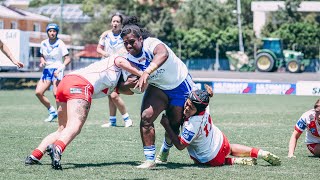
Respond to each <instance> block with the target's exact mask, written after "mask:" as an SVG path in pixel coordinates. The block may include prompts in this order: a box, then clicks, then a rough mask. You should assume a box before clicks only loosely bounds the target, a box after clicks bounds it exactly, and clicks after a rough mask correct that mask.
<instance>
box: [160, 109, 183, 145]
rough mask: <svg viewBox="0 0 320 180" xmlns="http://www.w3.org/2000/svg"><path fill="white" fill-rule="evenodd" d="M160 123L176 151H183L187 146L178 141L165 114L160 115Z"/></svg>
mask: <svg viewBox="0 0 320 180" xmlns="http://www.w3.org/2000/svg"><path fill="white" fill-rule="evenodd" d="M160 123H161V125H162V126H163V127H164V129H165V130H166V132H167V134H168V136H169V137H170V139H171V141H172V143H173V144H174V146H175V147H176V148H177V149H179V150H183V149H184V148H185V147H187V145H185V144H183V143H181V141H180V139H179V136H178V135H177V134H176V133H175V132H174V131H173V129H172V128H171V126H170V122H169V119H168V117H167V116H166V115H165V114H163V115H162V118H161V121H160Z"/></svg>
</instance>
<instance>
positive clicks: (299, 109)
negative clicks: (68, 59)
mask: <svg viewBox="0 0 320 180" xmlns="http://www.w3.org/2000/svg"><path fill="white" fill-rule="evenodd" d="M47 96H48V97H49V98H50V99H51V101H52V102H53V98H52V94H51V92H47ZM122 97H123V99H124V100H125V102H126V105H127V108H128V111H129V113H130V116H131V118H132V119H133V121H134V127H132V128H124V127H123V122H122V121H119V119H121V117H120V115H119V113H118V125H119V126H120V127H117V128H108V129H104V128H101V127H100V125H101V124H102V123H103V122H104V121H105V119H106V118H107V115H108V103H107V98H102V99H97V100H94V101H93V104H92V108H91V111H90V114H89V117H88V120H87V122H86V124H85V126H84V127H83V129H82V132H81V134H80V135H79V136H78V137H77V138H76V139H75V140H74V141H73V142H72V143H71V144H70V145H69V146H68V147H67V149H66V150H65V152H64V154H63V156H62V166H63V168H64V170H63V171H55V170H52V169H51V166H50V160H49V159H50V158H49V157H48V156H46V155H45V156H44V157H43V158H42V160H41V162H42V165H36V166H25V165H24V159H25V157H26V156H27V155H29V154H30V153H31V151H32V150H33V149H34V148H35V147H37V146H38V144H39V143H40V141H41V140H42V138H43V137H45V136H46V135H47V134H49V133H51V132H53V131H55V130H56V128H57V123H45V122H44V121H43V120H44V119H45V118H46V116H47V110H46V109H45V108H44V107H43V106H42V105H41V104H40V102H39V101H38V100H37V98H36V97H35V95H34V92H33V91H31V90H21V91H0V137H1V146H0V152H1V161H0V162H1V164H0V179H51V178H54V179H178V178H180V179H302V178H306V177H307V178H309V179H317V178H318V173H317V170H318V167H319V158H314V157H312V156H311V154H310V153H309V152H308V150H307V148H306V146H305V145H304V143H303V141H304V135H302V136H301V138H300V139H299V141H298V145H297V149H296V153H295V155H296V156H297V158H296V159H287V158H286V155H287V151H288V148H287V146H288V142H289V138H290V135H291V133H292V131H293V128H294V125H295V123H296V121H297V119H298V118H299V117H300V115H301V114H302V113H303V112H305V111H306V110H309V109H310V108H312V105H313V103H314V102H315V101H316V99H317V97H307V96H304V97H303V96H276V95H275V96H272V95H219V94H218V95H215V97H214V98H213V99H212V101H211V103H210V107H211V114H212V115H213V120H214V123H215V124H216V125H217V126H218V127H219V128H220V129H221V130H222V131H223V132H224V133H225V134H226V136H227V137H228V138H229V141H230V143H238V144H245V145H248V146H254V147H260V148H263V149H265V150H269V151H271V152H273V153H275V154H277V155H279V156H280V157H281V160H282V165H281V166H279V167H272V166H269V165H268V163H265V162H263V161H258V163H259V164H258V165H257V166H253V167H251V166H239V165H235V166H223V167H216V168H205V167H201V166H195V165H193V164H192V161H191V160H190V159H189V156H188V154H187V151H186V150H184V151H178V150H177V149H175V148H173V149H172V150H171V154H170V157H169V163H168V164H166V165H158V166H157V167H156V168H155V169H154V170H140V169H137V168H135V166H137V165H139V164H140V162H141V161H142V160H144V156H143V149H142V143H141V140H140V132H139V127H138V125H139V112H140V103H141V98H142V96H141V95H135V96H122ZM155 126H156V132H157V137H156V138H157V140H156V146H157V150H159V148H160V146H161V143H162V139H163V134H164V129H163V128H162V127H161V125H160V123H159V119H158V120H156V122H155Z"/></svg>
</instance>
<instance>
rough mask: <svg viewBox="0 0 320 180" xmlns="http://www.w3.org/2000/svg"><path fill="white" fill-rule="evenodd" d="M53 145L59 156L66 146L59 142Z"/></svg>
mask: <svg viewBox="0 0 320 180" xmlns="http://www.w3.org/2000/svg"><path fill="white" fill-rule="evenodd" d="M54 145H55V146H56V148H58V150H59V151H60V154H62V153H63V151H64V150H65V149H66V144H65V143H64V142H62V141H60V140H57V141H56V142H55V143H54Z"/></svg>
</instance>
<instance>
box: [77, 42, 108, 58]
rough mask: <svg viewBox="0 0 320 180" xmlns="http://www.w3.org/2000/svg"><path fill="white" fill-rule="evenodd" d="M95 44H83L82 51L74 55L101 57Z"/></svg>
mask: <svg viewBox="0 0 320 180" xmlns="http://www.w3.org/2000/svg"><path fill="white" fill-rule="evenodd" d="M97 46H98V45H97V44H87V45H85V46H84V49H83V51H80V52H79V53H77V54H76V55H75V56H77V57H88V58H101V57H102V56H101V55H99V54H98V53H97Z"/></svg>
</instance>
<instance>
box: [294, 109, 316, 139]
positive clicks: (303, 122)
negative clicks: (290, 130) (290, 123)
mask: <svg viewBox="0 0 320 180" xmlns="http://www.w3.org/2000/svg"><path fill="white" fill-rule="evenodd" d="M315 115H316V112H315V110H314V109H311V110H309V111H307V112H305V113H303V114H302V116H301V117H300V118H299V120H298V121H297V123H296V125H295V130H296V131H298V132H299V133H303V131H305V130H307V131H306V140H305V143H306V144H313V143H320V125H319V123H317V121H316V119H315Z"/></svg>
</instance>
